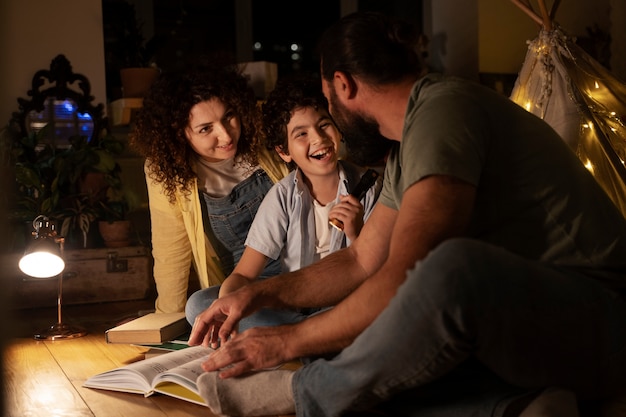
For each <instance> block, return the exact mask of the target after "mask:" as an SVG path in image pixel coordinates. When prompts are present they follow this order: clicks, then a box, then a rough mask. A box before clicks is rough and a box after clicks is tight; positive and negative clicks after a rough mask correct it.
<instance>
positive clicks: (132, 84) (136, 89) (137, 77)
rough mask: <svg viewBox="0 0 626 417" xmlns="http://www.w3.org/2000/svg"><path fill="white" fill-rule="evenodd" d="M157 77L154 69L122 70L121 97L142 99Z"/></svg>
mask: <svg viewBox="0 0 626 417" xmlns="http://www.w3.org/2000/svg"><path fill="white" fill-rule="evenodd" d="M158 75H159V70H158V69H156V68H149V67H148V68H123V69H121V70H120V77H121V79H122V97H124V98H144V97H145V96H146V95H147V94H148V91H150V86H152V83H153V82H154V80H156V78H157V76H158Z"/></svg>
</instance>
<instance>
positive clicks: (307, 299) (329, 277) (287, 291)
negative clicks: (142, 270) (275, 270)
mask: <svg viewBox="0 0 626 417" xmlns="http://www.w3.org/2000/svg"><path fill="white" fill-rule="evenodd" d="M337 271H341V272H340V273H338V272H337ZM366 278H367V274H366V273H365V271H364V270H363V269H362V268H361V266H360V265H359V264H358V262H356V259H355V258H354V255H353V252H352V251H351V249H350V248H346V249H342V250H340V251H338V252H335V253H332V254H330V255H328V256H327V257H326V258H324V259H322V260H321V261H318V262H316V263H314V264H312V265H309V266H307V267H305V268H302V269H300V270H298V271H293V272H289V273H286V274H281V275H278V276H276V277H272V278H269V279H265V280H262V281H259V282H256V283H255V284H254V286H255V291H256V292H257V296H258V297H259V299H258V300H257V301H258V302H260V304H262V305H263V306H266V307H274V308H284V307H287V308H305V307H327V306H332V305H335V304H337V303H338V302H339V301H341V300H343V299H344V298H345V297H346V296H347V295H348V294H350V293H351V292H352V291H353V290H354V289H355V288H356V287H358V286H359V285H360V284H361V283H362V282H363V281H364V280H365V279H366Z"/></svg>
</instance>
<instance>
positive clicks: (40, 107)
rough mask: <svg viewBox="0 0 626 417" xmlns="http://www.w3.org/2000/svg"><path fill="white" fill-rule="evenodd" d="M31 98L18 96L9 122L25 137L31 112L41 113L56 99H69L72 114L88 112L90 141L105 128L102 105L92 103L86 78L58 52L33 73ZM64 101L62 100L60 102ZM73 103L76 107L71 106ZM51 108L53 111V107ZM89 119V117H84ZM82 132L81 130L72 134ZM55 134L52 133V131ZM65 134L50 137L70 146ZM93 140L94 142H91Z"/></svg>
mask: <svg viewBox="0 0 626 417" xmlns="http://www.w3.org/2000/svg"><path fill="white" fill-rule="evenodd" d="M27 95H28V96H30V97H32V98H31V99H30V100H29V99H24V98H18V99H17V101H18V103H19V110H18V111H17V112H14V113H13V116H12V119H11V120H12V123H16V124H17V125H18V126H19V129H20V131H21V134H22V135H24V136H26V135H28V134H29V133H30V132H31V131H32V130H38V128H33V127H32V126H31V123H30V122H29V118H30V117H31V115H33V114H34V113H33V112H35V113H42V112H44V110H46V107H47V106H49V105H50V104H51V103H55V104H59V103H58V102H59V101H63V102H65V101H68V100H69V102H68V103H71V104H70V112H71V113H73V116H74V117H78V116H80V115H84V114H88V115H89V116H91V121H89V122H88V123H92V124H93V128H92V130H91V131H90V134H89V135H88V140H89V142H92V139H93V138H99V135H100V132H101V131H102V129H103V128H104V127H105V123H106V121H105V119H104V117H103V110H104V105H103V104H102V103H100V104H98V105H94V104H92V101H93V100H94V96H92V95H91V85H90V83H89V80H88V79H87V77H85V76H84V75H82V74H76V73H74V72H73V71H72V66H71V65H70V62H69V60H68V59H67V58H66V57H65V55H63V54H60V55H57V56H56V57H55V58H54V59H53V60H52V62H51V63H50V69H48V70H45V69H42V70H39V71H37V72H36V73H35V75H34V76H33V80H32V88H31V89H30V90H29V91H28V92H27ZM63 104H64V103H61V105H63ZM74 106H75V107H74ZM53 111H54V110H53ZM87 119H88V118H87ZM73 134H74V135H76V134H81V133H80V131H78V130H77V131H76V132H74V133H73ZM52 135H54V133H52ZM69 136H71V135H68V137H58V138H56V137H55V138H53V139H54V140H55V141H56V143H57V145H58V146H59V147H63V146H64V144H65V146H69V142H68V141H67V139H68V138H69ZM93 142H95V141H93Z"/></svg>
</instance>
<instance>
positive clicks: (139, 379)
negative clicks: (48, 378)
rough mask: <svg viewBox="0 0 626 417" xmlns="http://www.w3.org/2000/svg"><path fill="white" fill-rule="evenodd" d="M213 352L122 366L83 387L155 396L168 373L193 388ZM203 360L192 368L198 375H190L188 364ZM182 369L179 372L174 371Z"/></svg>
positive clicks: (180, 353)
mask: <svg viewBox="0 0 626 417" xmlns="http://www.w3.org/2000/svg"><path fill="white" fill-rule="evenodd" d="M211 352H213V349H211V348H206V347H203V346H193V347H188V348H186V349H182V350H176V351H172V352H169V353H166V354H164V355H159V356H155V357H152V358H150V359H144V360H142V361H139V362H134V363H131V364H130V365H126V366H122V367H121V368H116V369H113V370H111V371H107V372H103V373H101V374H98V375H95V376H93V377H91V378H89V379H88V380H87V381H85V383H84V384H83V386H84V387H87V388H101V389H109V390H116V391H127V392H141V393H143V394H144V395H146V396H147V395H150V394H152V392H153V383H152V382H153V381H154V380H155V378H156V377H157V376H158V375H159V374H161V373H163V372H166V371H171V373H180V374H181V375H183V377H181V380H184V379H185V378H187V379H191V380H192V381H193V385H195V379H196V378H197V377H193V372H197V368H199V369H200V371H201V370H202V368H200V364H201V363H202V361H203V360H204V358H206V357H207V356H208V355H209V353H211ZM195 360H199V361H198V362H199V363H198V364H197V365H190V367H191V368H194V369H196V371H190V370H188V369H186V366H185V364H187V363H188V362H192V361H195ZM181 365H182V367H181V369H180V370H179V371H176V370H174V368H177V367H180V366H181Z"/></svg>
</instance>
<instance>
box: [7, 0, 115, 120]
mask: <svg viewBox="0 0 626 417" xmlns="http://www.w3.org/2000/svg"><path fill="white" fill-rule="evenodd" d="M0 53H1V55H0V56H1V57H2V58H1V62H0V80H1V81H0V82H1V83H2V85H0V86H1V87H2V89H1V91H2V95H1V96H0V126H4V125H5V124H6V123H7V122H8V121H9V119H10V117H11V113H12V112H14V111H17V110H18V103H17V98H18V97H23V98H28V96H27V94H26V92H27V91H28V90H30V89H31V82H32V77H33V75H34V74H35V72H36V71H38V70H40V69H48V68H50V62H51V61H52V59H53V58H54V57H55V56H57V55H58V54H64V55H65V56H66V57H67V59H68V60H69V61H70V64H71V65H72V69H73V71H74V72H76V73H80V74H83V75H85V76H86V77H87V78H88V79H89V81H90V83H91V91H92V95H93V96H94V97H95V99H94V101H93V103H94V104H98V103H103V104H106V93H105V78H104V40H103V34H102V6H101V1H100V0H19V1H16V0H0Z"/></svg>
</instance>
